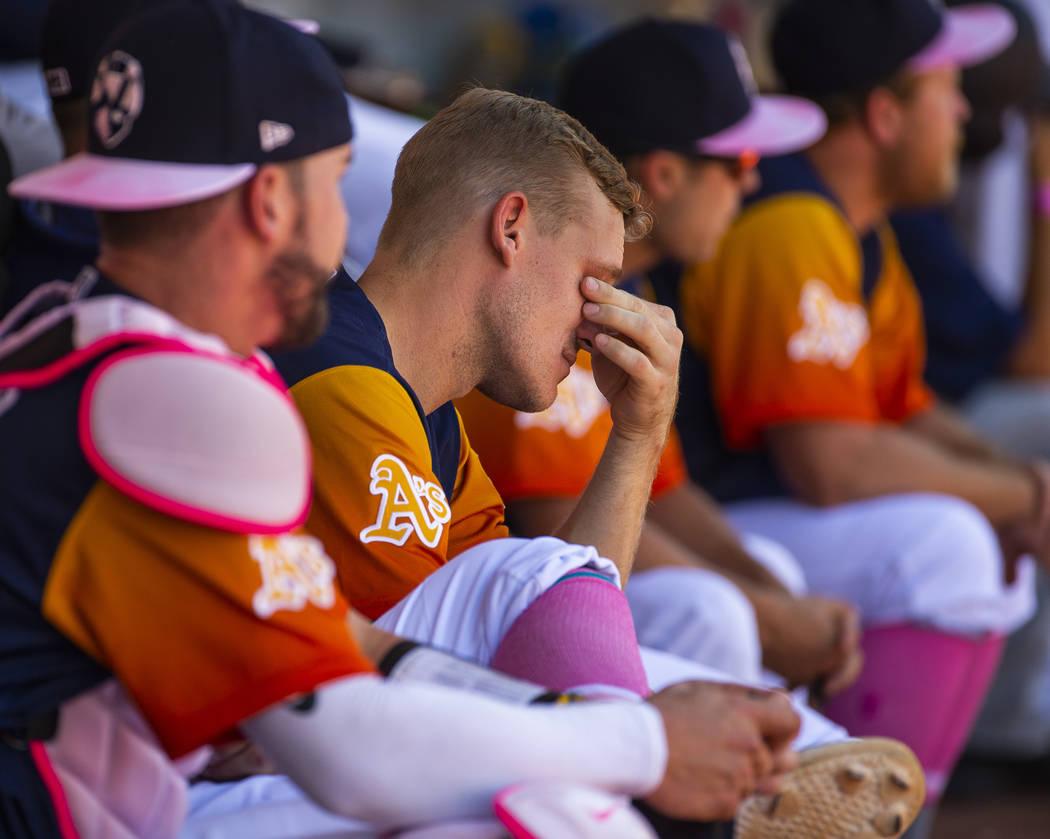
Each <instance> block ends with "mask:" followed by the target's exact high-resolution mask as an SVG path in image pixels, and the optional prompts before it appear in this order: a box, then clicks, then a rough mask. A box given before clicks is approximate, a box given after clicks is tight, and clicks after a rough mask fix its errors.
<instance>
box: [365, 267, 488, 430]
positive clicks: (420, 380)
mask: <svg viewBox="0 0 1050 839" xmlns="http://www.w3.org/2000/svg"><path fill="white" fill-rule="evenodd" d="M450 270H451V271H455V270H457V269H455V268H453V267H450V266H448V267H444V268H443V267H442V266H440V265H437V264H430V265H428V267H427V270H426V271H420V270H418V269H413V268H410V267H406V266H404V265H402V264H400V263H398V262H397V261H396V260H395V259H393V258H388V257H386V256H385V255H383V254H377V255H376V258H375V259H373V260H372V262H371V264H370V265H369V266H368V268H367V270H366V271H365V272H364V274H362V275H361V279H360V280H359V282H358V285H359V286H360V287H361V290H362V291H364V293H365V295H366V296H367V297H368V299H369V301H370V302H371V303H372V305H373V306H375V308H376V311H378V312H379V317H380V318H381V319H382V321H383V325H384V326H385V328H386V334H387V340H388V341H389V342H390V351H391V354H392V355H393V358H394V366H395V367H396V368H397V371H398V373H400V374H401V376H402V377H403V378H404V380H405V381H406V382H408V385H409V387H411V388H412V391H413V393H415V395H416V398H417V399H418V400H419V403H420V405H421V406H422V407H423V412H424V413H425V414H430V413H432V412H434V411H435V410H437V409H438V408H439V407H441V406H442V405H443V404H445V403H446V402H448V401H449V400H450V399H455V398H458V397H460V396H463V395H465V394H466V393H468V392H469V391H470V390H471V388H472V387H473V386H474V385H475V384H476V382H475V381H474V380H473V379H474V376H473V373H474V369H473V368H474V366H475V363H474V359H472V358H470V357H469V351H466V346H465V342H464V336H467V335H469V334H470V333H471V330H472V321H473V316H472V315H471V313H470V312H467V311H465V307H464V303H465V299H466V298H465V296H462V297H459V296H458V295H455V294H452V293H449V290H448V285H449V284H448V283H447V282H446V281H445V280H444V279H443V278H444V277H448V276H449V273H448V272H449V271H450ZM457 297H459V299H455V298H457ZM468 305H469V304H468Z"/></svg>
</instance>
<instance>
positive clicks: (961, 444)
mask: <svg viewBox="0 0 1050 839" xmlns="http://www.w3.org/2000/svg"><path fill="white" fill-rule="evenodd" d="M905 427H906V428H907V429H908V430H909V431H913V432H914V433H916V434H918V435H919V436H920V437H923V438H925V439H926V440H929V441H930V442H931V443H935V444H937V445H939V446H942V447H943V448H945V449H947V450H948V451H950V452H954V453H955V454H958V455H960V456H962V457H967V458H971V459H973V460H979V461H985V462H990V463H995V462H998V463H1014V462H1015V461H1014V459H1013V458H1010V457H1008V456H1007V455H1006V454H1005V453H1004V452H1002V451H1000V450H999V449H997V448H996V447H995V446H993V445H992V444H991V443H990V442H989V441H988V440H986V439H985V438H984V437H982V436H981V435H980V434H979V433H978V432H977V431H976V430H975V429H973V428H971V427H970V425H969V424H968V423H967V422H966V421H965V420H964V419H963V418H962V417H961V416H959V415H958V414H957V413H956V412H955V411H953V410H952V409H951V408H948V407H946V406H944V405H934V406H933V407H932V408H930V410H928V411H923V412H922V413H921V414H916V415H915V416H913V417H912V418H911V419H910V420H908V422H907V423H906V424H905Z"/></svg>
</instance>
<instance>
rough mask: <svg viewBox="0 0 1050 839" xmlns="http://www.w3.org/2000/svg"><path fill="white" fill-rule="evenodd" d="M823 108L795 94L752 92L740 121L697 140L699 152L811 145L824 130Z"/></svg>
mask: <svg viewBox="0 0 1050 839" xmlns="http://www.w3.org/2000/svg"><path fill="white" fill-rule="evenodd" d="M827 128H828V120H827V117H825V116H824V112H823V111H822V110H821V109H820V108H819V107H817V106H816V105H814V104H813V103H812V102H810V101H808V100H806V99H800V98H799V97H797V96H756V97H755V99H754V100H753V102H752V104H751V111H750V113H748V115H747V116H746V117H744V118H743V119H742V120H740V122H738V123H736V124H734V125H731V126H729V128H726V129H725V130H723V131H719V132H718V133H717V134H712V135H711V136H710V137H705V138H704V139H702V140H699V141H697V144H696V145H697V149H698V150H699V151H700V152H701V154H709V155H713V156H715V157H735V156H736V155H738V154H741V153H743V152H755V153H757V154H760V155H777V154H788V153H790V152H795V151H799V150H800V149H804V148H806V147H807V146H811V145H813V144H814V143H815V142H816V141H817V140H819V139H820V138H821V137H823V136H824V132H825V131H827Z"/></svg>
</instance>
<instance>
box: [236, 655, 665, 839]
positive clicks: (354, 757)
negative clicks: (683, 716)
mask: <svg viewBox="0 0 1050 839" xmlns="http://www.w3.org/2000/svg"><path fill="white" fill-rule="evenodd" d="M241 728H242V729H243V730H244V731H245V733H246V734H247V735H248V736H249V737H250V738H251V739H252V740H253V741H255V743H256V744H258V745H259V746H260V748H262V750H263V751H264V752H266V754H267V755H268V756H269V757H270V758H271V759H272V760H273V761H274V763H275V764H276V765H277V766H278V767H279V768H280V769H281V770H282V771H284V772H287V774H288V775H289V776H290V777H291V778H292V779H293V780H294V781H295V782H296V783H297V784H298V785H299V786H300V787H301V788H302V789H303V790H304V791H305V792H306V793H307V794H308V795H310V796H311V797H312V798H314V799H315V800H316V801H318V802H319V803H320V804H321V805H322V806H324V807H326V808H328V809H329V810H332V811H333V812H335V813H338V814H340V815H344V816H349V817H351V818H356V819H362V820H364V821H368V822H370V823H372V824H375V825H377V826H378V827H384V828H385V827H395V826H401V825H413V824H422V823H427V822H432V821H440V820H446V819H455V818H469V817H477V816H486V815H490V814H491V812H492V798H493V796H494V795H495V794H496V793H497V792H498V791H499V790H501V789H502V788H504V787H506V786H508V785H509V784H513V783H517V782H523V781H533V780H564V781H571V782H575V783H582V784H587V785H590V786H594V787H597V788H599V789H603V790H606V791H608V792H614V793H622V794H626V795H632V796H639V795H645V794H646V793H648V792H650V791H652V790H653V789H655V788H656V787H657V786H658V785H659V783H660V781H661V780H662V779H663V775H664V771H665V768H666V764H667V738H666V733H665V730H664V726H663V720H662V718H661V717H660V714H659V712H658V711H657V710H656V709H655V708H653V707H652V706H651V705H649V704H648V703H645V702H580V703H575V704H569V705H553V706H550V705H529V706H521V705H512V704H506V703H503V702H499V701H496V700H493V699H490V698H488V697H485V696H479V695H476V694H472V693H468V692H465V691H459V690H453V689H451V688H446V687H442V686H440V685H430V684H416V683H390V682H386V681H384V680H383V679H381V678H378V677H375V676H353V677H349V678H346V679H342V680H340V681H338V682H334V683H332V684H330V685H328V686H326V687H324V688H321V689H319V690H318V691H317V693H316V694H315V698H314V702H313V707H312V708H310V709H309V710H305V711H303V710H293V709H292V708H290V707H287V706H282V707H280V708H277V709H272V710H270V711H266V712H264V713H262V714H259V715H258V716H256V717H253V718H252V719H251V720H249V721H247V722H245V723H243V724H242V726H241Z"/></svg>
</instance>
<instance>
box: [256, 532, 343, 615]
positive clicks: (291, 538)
mask: <svg viewBox="0 0 1050 839" xmlns="http://www.w3.org/2000/svg"><path fill="white" fill-rule="evenodd" d="M248 552H249V553H250V554H251V557H252V559H254V560H255V561H256V562H258V563H259V568H260V570H261V571H262V580H263V584H262V588H260V589H259V590H258V591H257V592H255V596H254V597H252V608H253V609H255V614H257V615H258V616H259V617H260V618H268V617H270V616H271V615H273V614H274V612H278V611H280V610H282V609H285V610H288V611H292V612H299V611H302V610H303V609H305V608H306V604H307V603H313V604H314V605H315V606H317V607H318V608H319V609H330V608H331V607H332V605H333V604H334V603H335V564H334V563H333V562H332V560H331V559H329V558H328V555H327V554H326V553H325V552H324V548H323V547H322V546H321V543H320V542H319V541H318V540H317V539H314V538H313V537H312V536H302V535H296V534H290V533H289V534H284V535H282V536H252V537H251V539H250V540H249V541H248Z"/></svg>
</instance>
